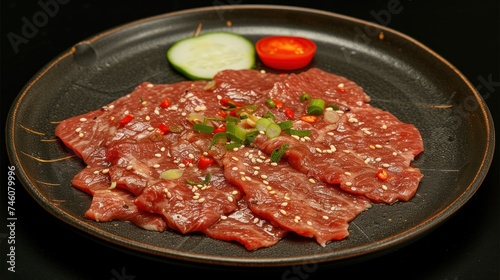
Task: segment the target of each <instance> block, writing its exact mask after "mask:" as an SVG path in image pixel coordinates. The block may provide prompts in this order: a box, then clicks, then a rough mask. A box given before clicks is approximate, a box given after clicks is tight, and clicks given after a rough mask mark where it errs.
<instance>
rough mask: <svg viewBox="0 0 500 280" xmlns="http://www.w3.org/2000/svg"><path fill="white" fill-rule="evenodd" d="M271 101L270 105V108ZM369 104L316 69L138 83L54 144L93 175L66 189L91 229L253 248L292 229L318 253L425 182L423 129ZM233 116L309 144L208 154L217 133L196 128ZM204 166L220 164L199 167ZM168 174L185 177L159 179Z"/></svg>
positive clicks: (214, 149)
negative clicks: (84, 196) (201, 238)
mask: <svg viewBox="0 0 500 280" xmlns="http://www.w3.org/2000/svg"><path fill="white" fill-rule="evenodd" d="M303 93H308V94H309V95H310V96H311V97H312V98H321V99H323V100H325V102H326V104H328V105H331V104H333V105H335V107H338V110H337V113H336V114H338V120H335V121H332V119H329V120H328V121H327V120H326V119H325V118H324V115H320V116H318V117H317V120H315V121H312V122H311V121H306V120H301V118H300V117H301V116H304V115H306V114H307V106H308V102H307V101H301V100H300V96H301V95H302V94H303ZM268 99H273V100H274V101H275V103H276V105H277V106H276V107H274V108H270V107H269V106H268V105H267V100H268ZM228 100H229V101H230V102H229V105H230V106H228ZM369 100H370V98H369V96H368V95H366V94H365V93H364V91H363V89H362V88H361V87H359V86H358V85H356V84H355V83H354V82H353V81H350V80H348V79H346V78H345V77H341V76H337V75H334V74H330V73H326V72H324V71H322V70H319V69H314V68H313V69H309V70H307V71H305V72H303V73H300V74H290V75H276V74H266V73H263V72H260V71H256V70H241V71H236V70H227V71H221V72H220V73H218V74H217V75H216V76H215V77H214V80H213V81H211V82H201V81H197V82H179V83H174V84H170V85H161V84H160V85H154V84H151V83H147V82H145V83H143V84H141V85H139V86H138V87H137V88H136V89H135V90H134V91H133V92H132V93H130V94H128V95H126V96H124V97H122V98H119V99H117V100H116V101H114V102H112V103H110V104H108V105H107V106H103V107H102V108H101V109H99V110H95V111H92V112H89V113H87V114H82V115H80V116H76V117H73V118H69V119H67V120H64V121H62V122H61V123H60V124H59V125H58V127H57V128H56V136H58V137H59V138H60V139H61V140H62V142H63V143H64V144H65V145H67V146H68V147H70V148H71V149H73V151H74V152H75V154H76V155H77V156H80V157H82V159H83V160H84V162H85V163H86V164H87V165H88V167H87V168H85V169H84V170H82V172H80V173H79V174H78V175H77V176H75V178H74V179H73V180H72V183H73V185H74V186H75V187H76V188H78V189H80V190H82V191H84V192H86V193H88V194H89V195H92V196H93V197H92V203H91V206H90V208H89V209H88V211H87V212H86V213H85V216H86V217H88V218H90V219H94V220H96V221H101V222H102V221H109V220H128V221H131V222H132V223H135V224H136V225H138V226H140V227H142V228H145V229H149V230H155V231H162V230H164V229H165V228H166V227H167V226H168V227H169V228H171V229H172V230H175V231H178V232H181V233H190V232H196V231H198V232H200V231H201V232H205V233H206V234H207V235H209V236H212V237H213V238H217V239H222V240H234V241H237V242H239V243H241V244H243V245H244V246H245V247H246V248H247V249H248V250H255V249H257V248H263V247H268V246H271V245H273V244H275V243H276V242H278V240H279V239H280V238H282V237H283V236H284V235H285V233H286V232H289V231H293V232H295V233H297V234H299V235H302V236H306V237H312V238H314V239H315V240H316V241H317V242H318V243H319V244H321V245H322V246H325V245H326V244H327V243H328V242H330V241H332V240H339V239H342V238H345V237H346V236H347V235H348V231H347V229H348V226H349V222H350V221H352V220H353V219H354V218H355V217H356V216H357V215H359V214H360V213H361V212H362V211H364V210H366V209H367V208H369V207H370V203H371V202H383V203H387V204H391V203H394V202H395V201H398V200H399V201H406V200H409V199H410V198H411V197H412V196H413V195H414V194H415V192H416V190H417V187H418V184H419V181H420V179H421V177H422V174H421V173H420V171H419V170H418V169H417V168H414V167H412V166H411V163H412V161H413V160H414V157H415V156H416V155H418V154H419V153H421V152H422V151H423V145H422V139H421V137H420V134H419V132H418V130H417V129H416V128H415V127H414V126H413V125H410V124H405V123H403V122H401V121H399V120H398V119H397V118H396V117H395V116H393V115H391V114H390V113H388V112H385V111H382V110H380V109H377V108H374V107H372V106H371V105H370V104H368V103H367V102H368V101H369ZM240 108H245V110H247V112H250V114H253V116H249V117H248V118H243V119H241V120H240V122H239V123H238V125H240V126H241V127H242V128H245V129H252V127H253V126H254V125H255V121H256V119H257V118H259V117H262V116H263V115H264V114H266V113H268V112H269V113H271V114H272V115H273V116H274V118H275V122H282V121H285V120H292V121H293V128H294V129H299V130H308V131H310V133H311V136H309V137H297V136H291V135H287V134H286V133H284V132H283V133H282V134H281V135H280V136H278V137H276V138H272V139H268V138H267V137H266V136H265V135H259V136H257V137H256V138H255V142H254V143H252V144H250V145H247V146H245V147H241V148H239V149H235V150H226V148H225V147H224V145H223V144H224V143H220V142H217V143H216V144H215V145H214V146H211V141H212V138H213V136H214V134H213V133H204V132H199V131H194V130H193V124H195V123H202V122H203V123H205V124H208V125H213V126H214V127H215V128H216V129H217V130H218V131H224V125H225V123H224V121H223V120H221V119H222V118H224V117H225V116H226V115H232V116H235V117H237V116H238V112H241V111H239V109H240ZM254 109H255V111H253V110H254ZM207 118H208V119H207ZM246 144H248V143H246ZM283 144H288V145H289V149H288V150H287V152H286V153H285V155H284V156H283V158H282V159H283V160H281V161H279V162H278V163H271V162H270V160H269V158H268V155H269V154H271V153H272V152H273V151H275V150H276V149H277V148H280V147H281V146H282V145H283ZM209 146H211V148H210V149H209ZM201 156H208V157H212V158H213V159H214V160H215V162H213V163H212V164H211V165H210V166H209V167H208V168H206V167H202V168H200V167H198V165H197V163H198V161H199V160H200V157H201ZM171 169H178V170H180V171H182V174H181V175H180V177H179V178H168V179H166V178H164V177H162V174H163V172H164V171H167V170H171ZM209 177H210V178H209ZM209 179H210V180H209ZM193 182H198V183H193ZM257 218H258V219H259V222H258V223H249V221H252V222H253V221H256V219H257ZM231 228H232V230H231Z"/></svg>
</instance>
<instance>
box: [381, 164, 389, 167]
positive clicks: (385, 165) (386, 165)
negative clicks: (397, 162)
mask: <svg viewBox="0 0 500 280" xmlns="http://www.w3.org/2000/svg"><path fill="white" fill-rule="evenodd" d="M382 166H383V167H389V166H391V165H390V164H388V163H384V164H382Z"/></svg>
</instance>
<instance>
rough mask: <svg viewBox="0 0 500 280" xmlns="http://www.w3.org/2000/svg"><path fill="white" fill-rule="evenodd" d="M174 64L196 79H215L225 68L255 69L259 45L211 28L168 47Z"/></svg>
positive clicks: (176, 67) (168, 56) (169, 55)
mask: <svg viewBox="0 0 500 280" xmlns="http://www.w3.org/2000/svg"><path fill="white" fill-rule="evenodd" d="M167 59H168V61H169V62H170V63H171V64H172V66H173V67H174V68H175V69H176V70H177V71H179V72H180V73H182V74H183V75H185V76H186V77H188V78H189V79H192V80H211V79H212V78H213V77H214V75H215V74H216V73H217V72H219V71H222V70H227V69H232V70H242V69H251V68H253V67H254V66H255V47H254V45H253V43H252V42H250V41H249V40H248V39H246V38H245V37H243V36H241V35H239V34H235V33H231V32H210V33H205V34H202V35H198V36H196V37H189V38H185V39H182V40H179V41H177V42H176V43H174V44H173V45H172V47H170V49H169V50H168V51H167Z"/></svg>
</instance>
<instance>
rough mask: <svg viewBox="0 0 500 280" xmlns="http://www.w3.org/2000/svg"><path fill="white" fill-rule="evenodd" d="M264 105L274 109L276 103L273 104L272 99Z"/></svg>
mask: <svg viewBox="0 0 500 280" xmlns="http://www.w3.org/2000/svg"><path fill="white" fill-rule="evenodd" d="M266 104H267V106H269V108H276V103H274V101H273V100H272V99H268V100H266Z"/></svg>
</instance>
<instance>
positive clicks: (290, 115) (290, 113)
mask: <svg viewBox="0 0 500 280" xmlns="http://www.w3.org/2000/svg"><path fill="white" fill-rule="evenodd" d="M285 115H286V117H287V118H288V119H290V120H293V119H294V118H295V113H294V112H293V111H292V109H290V108H288V107H287V108H285Z"/></svg>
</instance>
